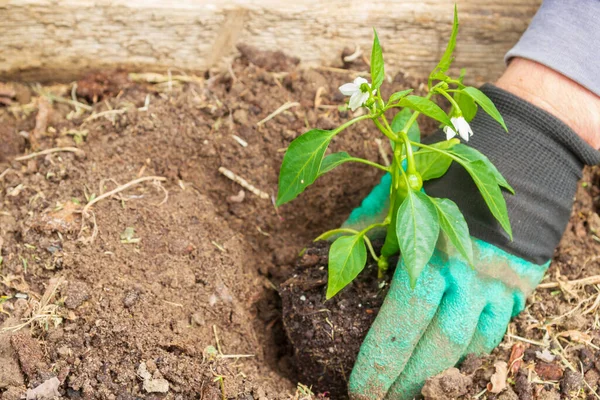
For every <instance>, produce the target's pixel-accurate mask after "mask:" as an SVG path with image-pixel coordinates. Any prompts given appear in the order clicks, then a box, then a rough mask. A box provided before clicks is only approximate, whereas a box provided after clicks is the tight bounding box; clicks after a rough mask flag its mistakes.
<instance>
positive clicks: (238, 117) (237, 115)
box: [233, 108, 248, 125]
mask: <svg viewBox="0 0 600 400" xmlns="http://www.w3.org/2000/svg"><path fill="white" fill-rule="evenodd" d="M233 120H234V121H235V122H237V123H238V124H240V125H248V111H246V110H244V109H241V108H240V109H238V110H235V111H234V112H233Z"/></svg>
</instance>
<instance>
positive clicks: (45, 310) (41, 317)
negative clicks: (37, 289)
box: [2, 278, 63, 332]
mask: <svg viewBox="0 0 600 400" xmlns="http://www.w3.org/2000/svg"><path fill="white" fill-rule="evenodd" d="M62 283H63V279H62V278H58V279H52V280H51V281H50V284H49V285H48V287H47V288H46V291H45V292H44V294H43V295H42V298H41V299H40V300H39V301H37V300H34V299H31V300H30V304H31V312H30V315H29V316H28V317H25V318H23V321H24V322H23V323H22V324H18V325H14V326H9V327H6V328H3V329H2V330H3V331H10V332H17V331H19V330H21V329H23V328H25V327H26V326H33V325H37V326H38V327H39V328H40V329H43V330H46V329H48V327H49V325H50V323H51V322H52V323H53V324H54V326H56V325H58V324H60V323H61V322H62V320H63V318H62V316H61V315H60V313H59V311H60V306H59V305H58V304H54V303H51V300H52V299H53V298H54V295H55V294H56V291H57V290H58V287H59V286H60V285H61V284H62Z"/></svg>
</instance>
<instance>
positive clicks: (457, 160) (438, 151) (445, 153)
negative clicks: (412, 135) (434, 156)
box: [410, 141, 464, 164]
mask: <svg viewBox="0 0 600 400" xmlns="http://www.w3.org/2000/svg"><path fill="white" fill-rule="evenodd" d="M410 143H411V144H412V145H413V146H417V147H421V148H423V149H428V150H431V151H435V152H437V153H441V154H444V155H445V156H446V157H450V158H451V159H453V160H454V161H456V162H457V163H460V164H462V162H464V160H463V159H462V158H460V157H457V156H455V155H454V154H450V153H448V152H447V151H445V150H441V149H437V148H435V147H433V146H428V145H426V144H423V143H417V142H413V141H411V142H410Z"/></svg>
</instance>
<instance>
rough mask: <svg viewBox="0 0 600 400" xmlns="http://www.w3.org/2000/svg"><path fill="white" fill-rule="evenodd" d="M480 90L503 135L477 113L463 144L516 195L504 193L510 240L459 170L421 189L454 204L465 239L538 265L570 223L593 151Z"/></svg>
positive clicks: (516, 101) (559, 127)
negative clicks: (464, 228)
mask: <svg viewBox="0 0 600 400" xmlns="http://www.w3.org/2000/svg"><path fill="white" fill-rule="evenodd" d="M481 90H482V91H483V92H484V93H485V94H486V95H487V96H488V97H489V98H490V99H491V100H492V101H493V102H494V104H495V105H496V107H497V108H498V110H499V111H500V114H502V116H503V118H504V121H505V122H506V125H507V127H508V133H506V132H505V131H504V130H503V129H502V127H501V126H500V125H499V124H498V123H497V122H496V121H494V120H493V119H492V118H491V117H490V116H488V115H487V114H486V113H485V112H484V111H482V110H479V111H478V112H477V115H476V117H475V118H474V119H473V120H472V121H471V128H472V129H473V132H474V135H473V137H472V138H471V140H470V141H469V143H468V145H469V146H471V147H474V148H475V149H477V150H479V151H481V152H482V153H483V154H485V155H486V156H487V157H488V158H489V159H490V161H491V162H492V163H493V164H494V165H495V166H496V167H497V168H498V170H499V171H500V172H501V173H502V175H504V177H505V178H506V180H507V181H508V183H509V184H510V185H511V186H512V187H513V188H514V190H515V195H511V194H510V193H508V192H504V198H505V199H506V204H507V207H508V214H509V217H510V221H511V225H512V230H513V239H514V240H513V241H511V240H510V238H509V236H508V234H507V233H506V232H504V230H503V229H502V227H501V226H500V225H499V224H498V223H497V221H496V220H495V219H494V217H493V215H492V214H491V212H490V211H489V210H488V208H487V206H486V204H485V202H484V201H483V198H482V197H481V195H480V194H479V192H478V190H477V187H476V186H475V184H474V183H473V181H472V180H471V178H470V176H469V174H468V173H467V172H466V171H465V170H464V169H463V168H462V167H461V166H460V165H458V164H456V163H452V165H451V167H450V169H449V170H448V172H447V173H446V175H444V176H443V177H442V178H440V179H435V180H431V181H428V182H426V183H425V191H426V192H427V193H428V194H429V195H432V196H436V197H447V198H450V199H452V200H453V201H454V202H456V204H457V205H458V206H459V207H460V209H461V211H462V212H463V213H464V215H465V219H466V220H467V223H468V225H469V229H470V232H471V236H474V237H476V238H478V239H481V240H484V241H486V242H488V243H491V244H494V245H496V246H498V247H500V248H501V249H503V250H505V251H507V252H509V253H511V254H514V255H516V256H519V257H521V258H523V259H525V260H528V261H530V262H533V263H536V264H539V265H541V264H544V263H546V262H548V260H550V259H551V258H552V254H553V252H554V249H555V248H556V246H557V245H558V242H559V241H560V238H561V237H562V235H563V233H564V230H565V228H566V226H567V223H568V221H569V216H570V214H571V208H572V206H573V200H574V195H575V191H576V189H577V181H578V180H579V179H580V178H581V172H582V169H583V166H584V165H595V164H599V163H600V152H598V151H597V150H595V149H593V148H592V147H590V146H589V145H588V144H587V143H586V142H584V141H583V140H582V139H581V138H580V137H579V136H578V135H577V134H576V133H575V132H573V130H571V129H570V128H569V127H568V126H567V125H565V124H564V123H563V122H561V121H560V120H558V119H557V118H556V117H554V116H552V115H551V114H549V113H547V112H546V111H544V110H541V109H540V108H538V107H536V106H534V105H533V104H531V103H528V102H527V101H525V100H523V99H521V98H519V97H517V96H515V95H513V94H511V93H509V92H506V91H505V90H502V89H500V88H498V87H496V86H494V85H491V84H486V85H484V86H483V87H482V88H481ZM443 139H445V137H444V135H443V133H442V132H437V133H435V134H434V135H432V136H430V137H428V138H426V139H425V140H424V142H430V143H431V142H437V141H439V140H443Z"/></svg>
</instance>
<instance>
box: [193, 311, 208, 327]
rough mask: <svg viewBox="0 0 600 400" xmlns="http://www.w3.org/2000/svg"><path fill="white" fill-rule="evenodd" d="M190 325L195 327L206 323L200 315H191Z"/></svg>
mask: <svg viewBox="0 0 600 400" xmlns="http://www.w3.org/2000/svg"><path fill="white" fill-rule="evenodd" d="M192 324H194V325H196V326H204V325H205V324H206V321H204V316H203V315H202V314H201V313H194V314H192Z"/></svg>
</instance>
